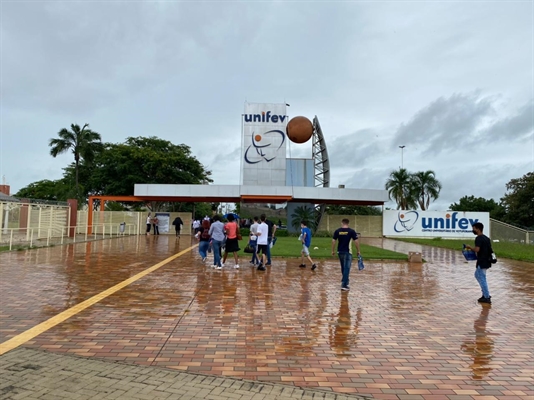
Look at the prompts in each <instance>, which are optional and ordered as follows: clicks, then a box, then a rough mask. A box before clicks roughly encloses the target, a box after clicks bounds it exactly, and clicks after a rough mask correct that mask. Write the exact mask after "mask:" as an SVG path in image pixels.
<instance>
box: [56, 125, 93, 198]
mask: <svg viewBox="0 0 534 400" xmlns="http://www.w3.org/2000/svg"><path fill="white" fill-rule="evenodd" d="M70 127H71V129H72V130H71V131H69V130H68V129H66V128H63V129H62V130H60V131H59V132H58V136H59V138H57V139H50V142H49V146H50V147H51V149H50V154H51V155H52V157H56V156H57V155H58V154H62V153H65V152H66V151H68V150H72V153H73V154H74V162H75V169H76V197H77V198H78V200H79V199H80V190H79V182H78V167H79V164H80V158H81V159H83V160H85V161H88V162H91V161H92V160H93V159H94V156H95V153H96V152H97V151H98V150H99V149H100V148H101V147H102V143H101V137H100V134H99V133H97V132H93V131H92V130H90V129H89V124H85V125H84V126H83V128H81V129H80V126H79V125H77V124H72V125H71V126H70Z"/></svg>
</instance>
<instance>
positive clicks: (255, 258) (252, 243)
mask: <svg viewBox="0 0 534 400" xmlns="http://www.w3.org/2000/svg"><path fill="white" fill-rule="evenodd" d="M248 244H249V245H250V246H252V247H254V253H252V260H250V262H251V263H253V264H258V263H259V262H260V259H259V258H258V241H257V240H251V241H249V242H248Z"/></svg>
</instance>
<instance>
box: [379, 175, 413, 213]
mask: <svg viewBox="0 0 534 400" xmlns="http://www.w3.org/2000/svg"><path fill="white" fill-rule="evenodd" d="M385 186H386V190H387V191H388V193H389V199H390V200H395V201H396V202H397V210H408V209H410V208H417V196H416V193H415V190H414V185H413V179H412V175H411V174H410V173H408V171H407V170H406V169H405V168H399V170H398V171H392V172H391V174H390V175H389V179H388V180H387V182H386V185H385Z"/></svg>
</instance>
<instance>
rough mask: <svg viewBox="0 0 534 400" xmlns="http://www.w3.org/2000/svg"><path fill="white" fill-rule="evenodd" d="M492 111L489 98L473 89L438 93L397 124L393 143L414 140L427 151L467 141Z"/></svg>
mask: <svg viewBox="0 0 534 400" xmlns="http://www.w3.org/2000/svg"><path fill="white" fill-rule="evenodd" d="M494 113H495V111H494V108H493V105H492V101H491V99H490V98H488V97H482V98H481V97H480V95H479V94H477V93H471V94H462V93H456V94H453V95H452V96H450V97H449V98H444V97H440V98H438V99H437V100H435V101H433V102H432V103H431V104H429V105H428V106H426V107H425V108H423V109H422V110H420V111H419V112H417V114H415V116H414V117H413V118H412V119H411V120H410V121H409V122H408V123H406V124H401V125H400V127H399V128H398V130H397V132H396V135H395V139H394V142H395V143H394V144H393V145H392V146H393V147H396V146H397V145H405V144H408V143H409V144H412V145H413V144H418V145H419V146H421V147H422V148H425V149H426V150H427V151H428V152H429V153H437V152H439V151H442V150H443V149H447V148H453V147H455V146H457V145H458V143H460V142H466V141H468V142H471V138H472V136H473V135H474V134H477V130H478V129H479V126H480V125H481V124H482V123H484V122H485V120H486V119H487V118H488V117H489V116H491V115H493V114H494Z"/></svg>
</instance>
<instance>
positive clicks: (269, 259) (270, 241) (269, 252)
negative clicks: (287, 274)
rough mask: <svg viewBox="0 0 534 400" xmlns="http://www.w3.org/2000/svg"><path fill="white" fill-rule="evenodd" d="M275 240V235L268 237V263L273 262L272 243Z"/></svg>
mask: <svg viewBox="0 0 534 400" xmlns="http://www.w3.org/2000/svg"><path fill="white" fill-rule="evenodd" d="M272 242H273V237H272V236H269V237H268V238H267V254H266V255H267V264H271V243H272Z"/></svg>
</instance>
